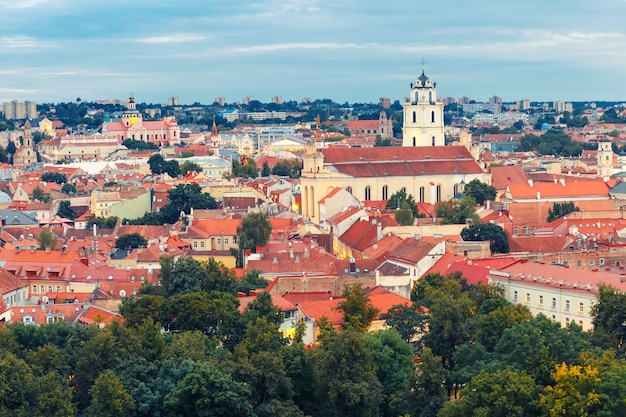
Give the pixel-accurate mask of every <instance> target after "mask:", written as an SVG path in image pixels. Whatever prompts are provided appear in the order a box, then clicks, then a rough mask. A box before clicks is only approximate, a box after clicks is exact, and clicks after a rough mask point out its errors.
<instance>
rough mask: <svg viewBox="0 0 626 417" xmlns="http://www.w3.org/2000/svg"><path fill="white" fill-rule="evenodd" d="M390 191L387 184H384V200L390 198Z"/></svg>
mask: <svg viewBox="0 0 626 417" xmlns="http://www.w3.org/2000/svg"><path fill="white" fill-rule="evenodd" d="M388 193H389V188H388V187H387V186H386V185H383V200H388V199H389V197H387V195H388ZM398 208H399V207H398Z"/></svg>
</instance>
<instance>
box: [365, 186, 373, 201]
mask: <svg viewBox="0 0 626 417" xmlns="http://www.w3.org/2000/svg"><path fill="white" fill-rule="evenodd" d="M371 199H372V189H371V187H370V186H369V185H368V186H367V187H365V201H369V200H371Z"/></svg>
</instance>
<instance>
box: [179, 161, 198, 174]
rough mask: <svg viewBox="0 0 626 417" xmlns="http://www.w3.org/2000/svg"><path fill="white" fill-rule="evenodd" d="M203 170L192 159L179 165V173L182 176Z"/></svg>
mask: <svg viewBox="0 0 626 417" xmlns="http://www.w3.org/2000/svg"><path fill="white" fill-rule="evenodd" d="M203 171H204V170H203V169H202V167H201V166H200V165H198V164H197V163H195V162H193V161H185V162H183V163H182V164H181V165H180V173H181V174H182V175H183V176H184V175H187V174H188V173H190V172H196V173H201V172H203Z"/></svg>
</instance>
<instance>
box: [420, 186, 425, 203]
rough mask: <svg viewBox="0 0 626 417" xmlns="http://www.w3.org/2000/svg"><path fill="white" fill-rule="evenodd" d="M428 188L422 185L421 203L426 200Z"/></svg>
mask: <svg viewBox="0 0 626 417" xmlns="http://www.w3.org/2000/svg"><path fill="white" fill-rule="evenodd" d="M425 198H426V190H425V189H424V187H420V203H424V202H425V201H426V200H425Z"/></svg>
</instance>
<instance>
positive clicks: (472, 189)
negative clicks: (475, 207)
mask: <svg viewBox="0 0 626 417" xmlns="http://www.w3.org/2000/svg"><path fill="white" fill-rule="evenodd" d="M464 193H465V195H467V196H470V197H472V198H474V200H476V203H478V204H484V203H485V201H486V200H495V198H496V187H494V186H493V185H489V184H485V183H484V182H481V181H480V180H478V179H476V178H475V179H473V180H471V181H470V182H468V183H467V184H465V188H464Z"/></svg>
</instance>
